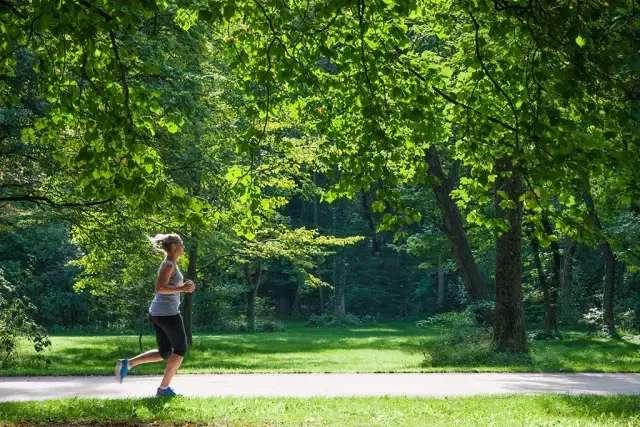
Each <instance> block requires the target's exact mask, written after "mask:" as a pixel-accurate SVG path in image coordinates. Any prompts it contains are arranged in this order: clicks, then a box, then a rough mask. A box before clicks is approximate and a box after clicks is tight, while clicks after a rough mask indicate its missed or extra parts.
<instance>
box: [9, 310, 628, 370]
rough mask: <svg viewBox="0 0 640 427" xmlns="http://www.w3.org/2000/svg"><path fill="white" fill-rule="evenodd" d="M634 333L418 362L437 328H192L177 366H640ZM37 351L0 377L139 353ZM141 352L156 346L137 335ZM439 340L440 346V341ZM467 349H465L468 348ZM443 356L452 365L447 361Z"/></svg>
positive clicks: (106, 340)
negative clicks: (195, 332) (208, 330)
mask: <svg viewBox="0 0 640 427" xmlns="http://www.w3.org/2000/svg"><path fill="white" fill-rule="evenodd" d="M636 338H637V337H629V338H624V339H621V340H611V339H607V338H602V337H591V336H588V335H586V334H585V333H580V332H567V333H564V334H563V339H561V340H540V341H532V342H531V345H530V348H531V350H530V353H529V354H528V355H521V356H512V355H507V354H495V353H491V352H486V353H482V351H480V352H479V353H478V354H479V356H471V357H468V356H469V354H471V353H472V352H474V351H475V352H476V353H477V352H478V351H477V350H478V349H474V348H469V346H465V345H461V346H460V347H459V348H458V347H457V348H455V349H453V353H450V354H449V356H447V357H449V359H447V358H446V357H445V358H444V359H441V361H440V362H439V363H437V364H429V363H424V356H423V350H424V349H427V350H429V349H431V350H433V349H440V350H441V351H449V350H450V349H447V348H442V347H441V346H442V344H441V343H439V341H438V339H439V331H438V330H437V329H435V328H416V327H415V326H414V325H413V324H412V323H407V324H406V325H405V328H402V327H401V326H399V325H398V324H394V325H393V326H392V327H391V326H389V325H384V324H380V325H376V326H366V327H362V328H357V327H345V328H340V327H331V328H315V327H310V328H303V327H293V328H290V329H287V330H285V331H280V332H271V333H236V334H220V333H215V334H198V335H195V336H194V345H193V347H192V348H190V349H189V352H188V353H187V356H186V358H185V361H184V363H183V366H182V368H181V371H182V372H189V373H196V372H225V371H230V372H451V371H462V372H474V371H480V372H487V371H493V372H508V371H514V372H524V371H531V372H542V371H550V372H581V371H582V372H585V371H590V372H640V343H638V341H637V339H636ZM51 341H52V347H51V348H50V349H47V350H46V351H45V352H44V353H43V354H41V355H36V354H35V353H34V352H33V351H32V350H30V349H29V348H28V347H21V351H20V356H19V357H18V358H17V359H16V361H15V362H14V363H12V364H10V365H7V366H5V367H3V368H1V369H0V375H63V374H102V375H110V374H111V373H112V369H113V364H114V363H115V360H116V359H117V358H120V357H132V356H134V355H135V354H137V353H138V352H139V344H138V336H135V335H105V336H53V337H51ZM142 344H143V350H145V351H146V350H148V349H151V348H154V347H155V339H154V337H153V336H151V335H145V336H144V337H143V342H142ZM439 346H440V347H439ZM467 353H469V354H467ZM447 360H450V361H453V362H454V363H446V361H447ZM163 367H164V364H163V363H156V364H150V365H142V366H139V367H136V368H135V369H134V370H133V371H132V374H134V375H135V374H159V373H161V372H162V370H163Z"/></svg>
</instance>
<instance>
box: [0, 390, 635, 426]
mask: <svg viewBox="0 0 640 427" xmlns="http://www.w3.org/2000/svg"><path fill="white" fill-rule="evenodd" d="M149 422H154V424H153V425H158V424H159V425H163V424H169V425H176V424H179V425H182V424H184V423H188V422H193V423H210V424H211V425H216V426H265V425H268V426H273V425H279V426H280V425H304V426H324V425H331V426H423V425H430V426H432V425H442V426H445V425H446V426H451V425H458V426H475V425H477V426H486V425H492V426H521V425H527V426H529V425H563V426H564V425H571V426H577V425H580V426H585V425H593V426H632V425H639V424H640V397H637V396H636V397H633V396H615V397H595V396H566V395H542V396H502V397H496V396H488V397H465V398H455V399H431V398H430V399H425V398H408V397H374V398H369V397H358V398H231V397H226V398H208V399H187V398H176V399H172V400H166V399H157V398H146V399H134V400H126V399H122V400H100V399H69V400H52V401H46V402H18V403H0V425H4V424H7V423H8V424H11V423H15V424H18V423H19V424H20V425H21V426H24V425H28V424H31V423H40V424H47V425H49V424H58V423H60V424H65V425H66V424H68V423H74V424H92V425H93V424H96V423H104V424H108V423H149ZM155 423H158V424H155Z"/></svg>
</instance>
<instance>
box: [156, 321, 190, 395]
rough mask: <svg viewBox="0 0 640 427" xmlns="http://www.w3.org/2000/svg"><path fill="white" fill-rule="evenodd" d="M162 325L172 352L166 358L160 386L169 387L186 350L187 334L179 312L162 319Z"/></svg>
mask: <svg viewBox="0 0 640 427" xmlns="http://www.w3.org/2000/svg"><path fill="white" fill-rule="evenodd" d="M163 326H164V327H163V330H164V332H165V333H166V334H167V336H168V337H169V341H170V342H171V347H172V348H173V354H171V356H169V358H168V359H167V366H166V367H165V369H164V376H163V377H162V382H161V383H160V388H166V387H169V384H171V380H172V379H173V376H174V375H175V374H176V372H177V371H178V368H179V367H180V365H181V364H182V360H183V359H184V355H185V353H186V352H187V334H186V332H185V330H184V322H183V321H182V316H181V315H180V314H177V315H175V316H170V317H169V316H167V318H166V322H164V321H163Z"/></svg>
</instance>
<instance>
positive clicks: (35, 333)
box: [0, 270, 51, 364]
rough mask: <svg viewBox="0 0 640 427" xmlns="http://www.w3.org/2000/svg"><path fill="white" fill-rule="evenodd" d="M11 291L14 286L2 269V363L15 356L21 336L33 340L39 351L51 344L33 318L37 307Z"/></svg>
mask: <svg viewBox="0 0 640 427" xmlns="http://www.w3.org/2000/svg"><path fill="white" fill-rule="evenodd" d="M11 293H12V287H11V286H10V284H9V283H8V282H7V281H6V280H5V279H4V277H3V276H2V270H0V364H2V363H4V362H6V361H8V360H10V359H11V358H13V356H15V351H16V349H17V344H18V338H19V337H25V338H26V339H27V340H29V341H31V343H32V344H33V348H34V350H35V351H37V352H41V351H42V350H44V349H45V348H46V347H48V346H49V345H51V342H50V341H49V338H48V337H47V333H46V331H45V329H44V328H43V327H42V326H40V325H38V324H37V323H36V322H35V321H34V320H33V318H32V315H31V314H32V313H33V312H34V311H35V307H34V306H33V305H32V304H30V303H29V302H28V301H27V300H24V299H21V298H17V297H15V296H10V294H11Z"/></svg>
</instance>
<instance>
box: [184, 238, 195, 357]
mask: <svg viewBox="0 0 640 427" xmlns="http://www.w3.org/2000/svg"><path fill="white" fill-rule="evenodd" d="M197 262H198V241H197V240H196V239H195V238H194V239H193V241H192V242H191V246H190V247H189V265H188V266H187V278H188V279H191V280H193V281H194V282H196V283H197V281H196V274H197ZM183 295H184V300H183V301H182V312H183V316H184V331H185V332H186V334H187V343H188V344H189V346H191V345H192V344H193V333H192V330H193V294H190V293H184V294H183Z"/></svg>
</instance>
